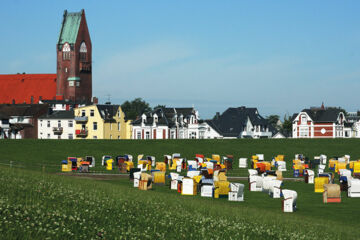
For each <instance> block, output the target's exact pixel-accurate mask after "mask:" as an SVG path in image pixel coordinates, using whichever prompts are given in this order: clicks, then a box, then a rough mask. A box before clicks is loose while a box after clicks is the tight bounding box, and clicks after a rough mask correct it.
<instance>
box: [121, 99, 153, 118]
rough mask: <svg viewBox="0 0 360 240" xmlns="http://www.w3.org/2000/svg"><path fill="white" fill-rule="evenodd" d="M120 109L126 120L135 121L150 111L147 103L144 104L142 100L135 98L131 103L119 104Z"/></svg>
mask: <svg viewBox="0 0 360 240" xmlns="http://www.w3.org/2000/svg"><path fill="white" fill-rule="evenodd" d="M121 109H122V110H123V112H124V113H125V116H126V117H127V118H128V119H132V120H134V119H136V118H137V117H139V116H140V115H141V114H142V113H144V112H148V111H151V110H152V109H151V107H150V105H149V103H147V102H145V101H144V100H143V99H142V98H135V99H134V100H132V101H130V102H129V101H125V102H124V103H123V104H121Z"/></svg>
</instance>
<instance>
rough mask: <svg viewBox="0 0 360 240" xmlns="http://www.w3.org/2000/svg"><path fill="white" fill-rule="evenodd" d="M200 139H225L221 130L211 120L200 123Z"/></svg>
mask: <svg viewBox="0 0 360 240" xmlns="http://www.w3.org/2000/svg"><path fill="white" fill-rule="evenodd" d="M199 138H200V139H217V138H223V136H222V135H221V133H220V130H219V129H217V127H216V126H215V125H214V124H213V122H212V121H211V120H205V121H200V122H199Z"/></svg>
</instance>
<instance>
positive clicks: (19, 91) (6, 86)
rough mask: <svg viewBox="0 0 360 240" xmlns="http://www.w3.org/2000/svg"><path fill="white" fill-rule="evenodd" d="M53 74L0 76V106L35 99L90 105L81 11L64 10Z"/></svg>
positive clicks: (85, 31) (88, 51)
mask: <svg viewBox="0 0 360 240" xmlns="http://www.w3.org/2000/svg"><path fill="white" fill-rule="evenodd" d="M56 55H57V68H56V74H0V104H4V103H16V104H20V103H27V104H30V103H38V102H39V100H54V99H57V100H71V101H73V102H80V101H81V102H88V103H90V102H91V98H92V74H91V40H90V34H89V30H88V27H87V23H86V18H85V11H84V10H81V11H80V12H73V13H70V12H67V11H66V10H65V11H64V16H63V21H62V24H61V29H60V34H59V39H58V41H57V44H56Z"/></svg>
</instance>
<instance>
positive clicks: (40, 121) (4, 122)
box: [2, 120, 42, 127]
mask: <svg viewBox="0 0 360 240" xmlns="http://www.w3.org/2000/svg"><path fill="white" fill-rule="evenodd" d="M2 123H3V124H7V123H5V121H4V120H2ZM40 127H42V120H40Z"/></svg>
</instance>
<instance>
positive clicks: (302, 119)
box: [301, 115, 307, 124]
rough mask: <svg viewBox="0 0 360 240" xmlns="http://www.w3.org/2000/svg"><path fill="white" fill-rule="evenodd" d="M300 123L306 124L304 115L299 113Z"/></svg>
mask: <svg viewBox="0 0 360 240" xmlns="http://www.w3.org/2000/svg"><path fill="white" fill-rule="evenodd" d="M301 124H307V121H306V116H305V115H301Z"/></svg>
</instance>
